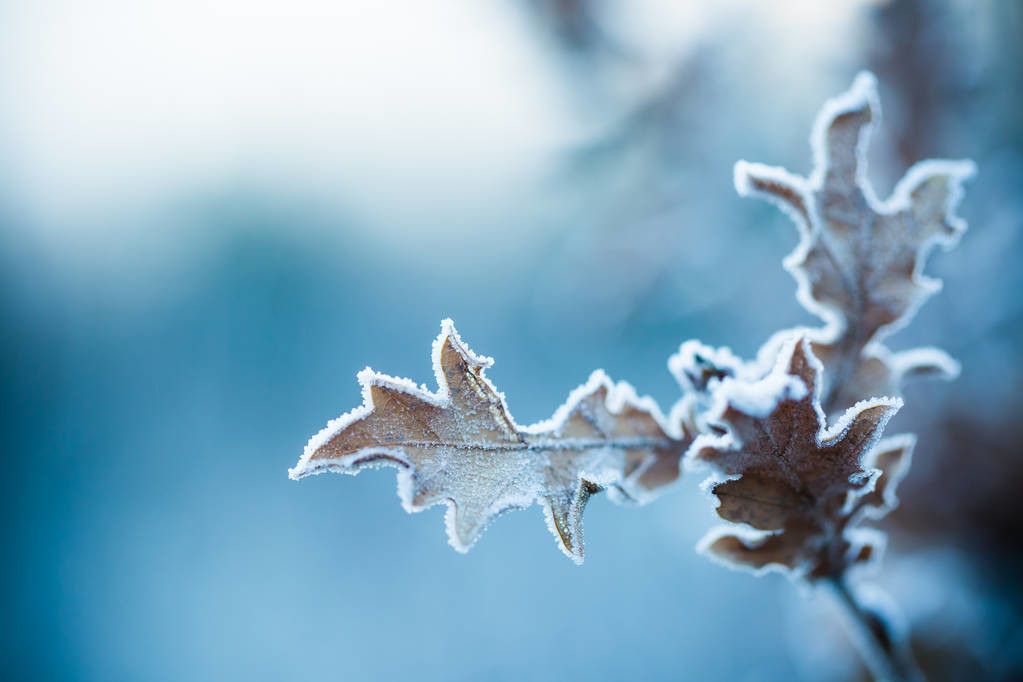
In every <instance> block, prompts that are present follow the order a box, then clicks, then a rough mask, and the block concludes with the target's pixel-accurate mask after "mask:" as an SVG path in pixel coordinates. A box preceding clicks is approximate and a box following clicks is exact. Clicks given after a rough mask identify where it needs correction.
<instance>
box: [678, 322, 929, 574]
mask: <svg viewBox="0 0 1023 682" xmlns="http://www.w3.org/2000/svg"><path fill="white" fill-rule="evenodd" d="M810 345H811V344H810V342H809V340H808V339H806V338H805V337H801V336H797V337H790V338H789V339H788V340H787V341H786V342H785V343H784V344H783V345H782V349H781V352H780V353H779V355H778V359H777V362H776V364H775V366H774V369H773V370H772V371H771V372H770V373H769V374H768V375H767V376H766V377H764V378H762V379H760V380H758V381H749V380H742V379H735V378H728V379H724V380H723V381H722V383H721V386H720V388H719V389H718V391H717V399H718V403H717V405H716V407H715V408H714V409H713V410H712V412H711V414H710V415H709V417H708V419H709V421H710V422H711V423H716V424H718V425H719V426H720V428H721V429H722V430H723V433H721V434H719V435H716V434H706V435H702V436H700V437H699V438H697V439H696V441H695V442H694V444H693V449H692V454H691V457H692V459H693V461H694V462H696V463H704V464H707V465H709V466H711V467H713V469H715V470H716V472H717V474H718V475H717V476H714V477H712V478H710V479H708V480H707V481H706V482H705V484H704V485H705V487H706V489H707V490H709V492H710V493H711V494H712V495H714V496H715V497H716V498H717V499H718V507H717V512H718V515H719V516H721V518H723V519H725V520H726V521H730V522H732V523H734V524H742V525H744V526H746V527H748V528H746V529H740V530H737V529H736V528H735V527H724V528H720V529H716V530H714V531H712V532H711V534H710V535H709V536H708V537H707V538H705V540H704V541H703V542H702V543H701V547H702V549H703V550H705V551H707V552H709V553H710V554H711V555H712V556H714V557H716V558H718V559H720V560H724V561H726V562H728V563H730V564H738V565H742V566H745V567H749V568H753V569H755V570H759V569H764V568H777V569H783V570H790V571H792V572H793V573H794V574H797V575H807V576H809V577H821V576H825V575H827V576H837V575H841V574H842V572H844V570H845V568H846V567H847V566H848V565H851V564H853V563H857V562H862V561H866V560H867V559H869V558H871V556H873V555H874V554H875V553H876V552H875V547H876V545H877V544H878V543H877V540H876V539H875V538H873V537H869V538H868V537H867V535H866V534H865V532H852V531H849V532H846V526H847V525H849V523H850V522H852V521H853V520H855V519H854V516H855V515H857V514H859V513H860V512H861V511H863V510H864V509H866V508H867V507H868V506H869V507H872V508H875V509H878V510H881V509H887V508H888V507H889V506H890V505H891V504H893V498H891V497H889V495H891V492H890V489H891V488H893V486H894V483H895V482H897V479H898V478H899V477H900V476H901V473H902V471H903V470H904V464H902V462H905V461H907V460H905V459H902V458H901V456H896V454H895V453H894V452H893V451H894V450H898V451H899V452H903V450H906V451H908V448H909V447H910V445H907V442H908V441H906V440H905V439H900V440H898V441H893V443H894V444H895V445H899V446H900V447H901V448H902V449H901V450H900V449H899V448H894V447H889V446H883V447H882V448H881V449H879V450H877V451H875V452H876V453H879V454H871V452H872V451H871V449H872V448H873V447H874V446H875V444H876V443H877V442H878V440H879V439H880V437H881V433H882V431H883V430H884V427H885V424H886V423H887V422H888V420H889V418H890V417H891V416H892V415H893V414H894V413H895V412H896V411H897V410H898V409H899V408H900V407H901V405H902V401H901V400H900V399H898V398H874V399H871V400H865V401H861V402H859V403H857V404H856V405H854V406H853V407H851V408H849V410H847V411H846V413H845V414H844V415H843V416H842V418H841V419H839V420H838V421H837V423H836V424H835V425H834V426H832V427H831V428H827V426H826V419H825V416H824V413H823V410H822V409H821V403H820V388H821V384H820V376H821V372H822V367H821V364H820V362H819V361H818V360H817V359H816V358H815V357H814V356H813V353H812V352H811V350H810ZM907 456H908V455H907ZM874 466H877V467H878V469H875V468H874ZM885 472H887V473H885ZM879 476H880V478H878V477H879ZM878 481H881V483H880V488H878ZM854 500H862V502H854Z"/></svg>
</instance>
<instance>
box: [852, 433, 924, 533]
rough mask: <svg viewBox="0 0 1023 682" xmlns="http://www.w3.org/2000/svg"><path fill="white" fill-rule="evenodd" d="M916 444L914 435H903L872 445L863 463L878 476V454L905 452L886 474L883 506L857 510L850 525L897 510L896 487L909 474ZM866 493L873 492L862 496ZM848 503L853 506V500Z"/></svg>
mask: <svg viewBox="0 0 1023 682" xmlns="http://www.w3.org/2000/svg"><path fill="white" fill-rule="evenodd" d="M916 443H917V438H916V434H912V433H903V434H899V435H897V436H888V437H887V438H882V439H881V440H879V441H878V442H877V443H876V444H875V445H874V447H873V448H872V449H871V451H870V453H869V454H868V455H867V461H866V462H864V464H865V465H867V466H870V467H873V468H874V469H875V471H877V472H878V474H880V473H881V470H880V469H877V467H876V464H877V456H878V454H879V453H881V452H884V451H885V450H894V449H897V448H898V449H903V450H905V451H906V454H905V455H904V456H903V457H902V459H901V460H900V461H899V465H898V467H896V468H895V469H894V470H892V471H889V472H888V483H887V485H886V487H885V490H884V493H883V495H882V500H883V502H884V504H883V506H881V507H874V506H869V505H868V506H865V507H863V508H862V509H861V510H859V512H858V513H857V515H856V516H855V517H854V518H852V519H851V520H850V525H851V524H854V523H858V522H859V521H861V520H863V519H866V518H869V519H873V520H877V519H880V518H884V517H885V516H887V515H888V514H889V513H891V512H892V511H894V510H895V509H897V508H898V506H899V495H898V487H899V484H900V483H902V481H903V479H905V478H906V475H907V474H908V473H909V468H910V467H911V466H912V464H913V451H914V450H915V449H916ZM867 492H873V490H870V491H867V490H864V491H863V493H864V494H866V493H867ZM850 502H851V503H853V504H855V500H850Z"/></svg>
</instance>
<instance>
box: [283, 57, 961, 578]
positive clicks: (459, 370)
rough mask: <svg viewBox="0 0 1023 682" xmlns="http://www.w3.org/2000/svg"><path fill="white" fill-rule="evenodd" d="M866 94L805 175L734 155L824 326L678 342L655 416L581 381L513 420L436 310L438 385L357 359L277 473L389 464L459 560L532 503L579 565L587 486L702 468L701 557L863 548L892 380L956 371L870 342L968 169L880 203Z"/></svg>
mask: <svg viewBox="0 0 1023 682" xmlns="http://www.w3.org/2000/svg"><path fill="white" fill-rule="evenodd" d="M876 99H877V98H876V86H875V83H874V80H873V77H872V76H870V75H868V74H863V75H861V76H859V77H858V78H857V80H856V82H855V83H854V84H853V87H852V88H851V89H850V90H849V92H847V93H846V94H844V95H842V96H840V97H838V98H836V99H834V100H832V101H831V102H829V103H828V104H827V105H826V106H825V108H824V110H823V111H822V112H821V114H820V115H819V117H818V120H817V125H816V127H815V130H814V135H813V138H812V142H813V147H814V153H815V157H816V167H815V169H814V171H813V173H812V174H811V175H810V176H809V177H808V178H801V177H797V176H795V175H792V174H790V173H788V172H786V171H784V170H781V169H777V168H769V167H766V166H762V165H758V164H748V163H745V162H740V163H739V164H737V166H736V187H737V188H738V190H739V192H740V194H755V195H760V196H764V197H767V198H769V199H771V200H773V201H775V202H777V203H778V204H779V205H781V206H782V207H783V208H784V209H786V210H787V211H788V212H789V214H790V215H791V216H792V217H793V219H794V220H795V222H796V225H797V227H798V229H799V235H800V241H799V245H798V246H797V248H796V250H795V251H794V252H793V253H792V254H791V255H790V256H789V257H788V258H787V259H786V260H785V267H786V268H788V269H789V270H790V271H791V272H792V273H793V275H794V276H795V277H796V280H797V282H798V294H797V298H798V299H799V301H800V302H801V303H802V304H803V305H804V306H805V307H806V308H807V310H809V311H810V312H811V313H813V314H815V315H817V316H819V317H820V318H821V319H822V320H823V322H824V325H823V326H822V327H819V328H800V329H795V330H786V331H783V332H779V333H778V334H776V335H775V336H774V337H773V338H772V339H770V340H769V341H768V342H767V343H766V344H765V345H764V348H763V349H762V350H761V352H760V353H759V355H758V358H757V359H756V360H755V361H751V362H744V361H742V360H740V359H739V358H737V357H735V356H734V355H733V354H732V353H731V352H730V351H728V350H727V349H711V348H707V347H705V346H702V345H701V344H699V343H696V342H687V343H685V344H683V345H682V347H681V349H680V351H679V353H678V354H677V355H675V356H673V357H672V358H671V359H670V361H669V368H670V369H671V371H672V372H673V373H674V374H675V376H676V378H677V379H678V380H679V384H680V386H681V387H682V397H681V398H680V400H679V401H678V402H677V403H676V404H675V405H674V407H673V408H672V409H671V410H670V411H669V412H668V414H667V415H665V414H664V413H662V412H661V410H660V409H659V408H658V407H657V405H656V404H655V403H654V401H653V400H651V399H650V398H646V397H644V398H640V397H638V396H637V395H636V393H635V391H634V390H633V389H632V388H631V387H630V386H629V385H628V384H625V383H618V384H614V383H612V382H611V380H610V379H608V378H607V376H605V375H604V374H603V373H602V372H595V373H594V374H593V375H592V376H591V377H590V379H589V381H587V382H586V383H585V384H584V385H582V386H580V387H579V388H577V389H576V390H575V391H574V392H573V393H572V394H571V395H570V396H569V398H568V401H567V402H566V403H565V404H564V405H563V406H562V407H561V408H559V409H558V410H557V412H555V414H554V416H553V417H552V418H551V419H550V420H548V421H544V422H541V423H539V424H535V425H532V426H520V425H519V424H517V423H516V422H515V420H514V419H513V418H512V416H511V414H510V412H509V411H508V407H507V405H506V403H505V399H504V396H503V394H501V393H499V392H498V391H497V389H496V388H495V387H494V386H493V384H491V382H490V381H489V380H488V379H487V378H486V377H485V376H484V372H485V370H486V368H487V367H489V366H490V364H491V363H492V360H490V359H489V358H485V357H481V356H478V355H476V354H475V353H473V352H472V351H471V350H470V349H469V348H468V347H467V346H466V345H465V344H464V343H463V342H462V341H461V339H460V338H459V336H458V334H457V332H456V331H455V329H454V326H453V325H452V324H451V322H450V321H445V322H444V323H443V324H442V331H441V334H440V336H439V337H438V338H437V341H436V342H435V344H434V353H433V365H434V371H435V373H436V376H437V383H438V390H437V391H436V392H431V391H429V390H427V389H426V388H425V387H422V386H417V385H416V384H414V383H413V382H411V381H409V380H406V379H397V378H394V377H390V376H387V375H384V374H379V373H377V372H374V371H372V370H370V369H368V368H367V369H366V370H364V371H363V372H362V373H360V374H359V382H360V383H361V384H362V387H363V396H364V403H363V405H362V406H361V407H359V408H357V409H355V410H354V411H352V412H350V413H348V414H346V415H343V416H341V417H339V418H338V419H336V420H334V421H333V422H331V423H330V424H329V425H328V426H327V427H326V428H325V429H324V430H323V431H321V432H320V433H319V434H317V435H316V436H314V437H313V438H312V440H310V442H309V445H308V446H307V447H306V450H305V452H304V454H303V456H302V458H301V459H300V461H299V463H298V465H297V466H296V467H295V468H294V469H292V470H291V472H290V474H291V477H292V478H295V479H298V478H302V477H304V476H307V475H310V474H318V473H321V472H324V471H338V472H342V473H349V474H355V473H358V472H360V471H361V470H363V469H365V468H367V467H374V466H380V465H389V466H394V467H396V468H398V469H399V473H398V481H399V485H398V488H399V495H400V497H401V500H402V504H403V505H404V507H405V508H406V509H407V510H408V511H410V512H412V511H421V510H423V509H426V508H428V507H431V506H433V505H435V504H439V503H443V504H446V505H447V506H448V512H447V515H446V521H447V530H448V536H449V539H450V542H451V544H452V545H453V546H454V547H455V548H456V549H458V550H459V551H466V550H468V549H469V547H471V546H472V544H473V543H474V542H475V541H476V540H477V538H478V537H479V535H480V534H481V533H482V531H483V529H484V528H485V527H486V525H487V524H488V523H489V522H490V521H491V520H492V519H493V518H494V517H496V516H497V515H498V514H500V513H502V512H503V511H505V510H508V509H513V508H522V507H527V506H530V505H531V504H533V503H534V502H539V503H540V504H541V505H542V506H543V508H544V510H545V513H546V518H547V522H548V526H549V528H550V529H551V531H552V533H553V534H554V536H555V538H556V539H557V541H558V543H559V546H560V547H561V549H562V550H563V551H564V552H565V553H566V554H568V555H569V556H570V557H572V558H573V559H574V560H576V561H577V562H581V561H582V556H583V542H582V520H581V519H582V513H583V510H584V508H585V506H586V502H587V500H588V499H589V497H590V496H591V495H592V494H594V493H595V492H598V491H601V490H607V491H609V493H610V494H611V496H612V499H614V500H616V501H624V502H639V503H643V502H646V501H648V500H650V499H653V498H654V497H655V496H656V495H657V494H659V493H660V492H662V491H663V490H664V489H665V488H666V487H667V486H668V485H669V484H671V483H673V482H675V481H676V480H677V479H678V478H679V475H680V471H681V470H683V469H685V468H687V467H689V466H699V465H704V466H707V467H710V468H711V469H712V470H713V471H714V476H712V478H710V479H709V480H708V481H707V483H706V485H707V487H708V489H709V491H710V493H711V494H712V495H714V496H715V497H716V498H717V500H718V507H717V511H718V514H719V515H720V516H721V518H723V519H725V520H726V521H728V522H730V524H731V525H729V526H726V527H723V528H720V529H716V530H714V531H712V532H711V534H710V535H708V536H707V538H705V540H704V542H703V543H702V546H703V548H704V549H705V550H706V551H707V552H708V553H710V554H711V555H712V556H714V557H716V558H718V559H720V560H723V561H727V562H728V563H730V564H732V565H739V566H744V567H747V568H750V569H753V570H761V569H768V568H775V569H779V570H784V571H788V572H791V573H792V574H794V575H801V576H805V577H807V578H809V579H816V578H825V577H827V578H835V577H840V576H842V575H844V574H845V571H846V570H847V569H848V568H849V567H850V566H852V565H855V564H859V563H864V562H867V561H869V560H871V559H872V558H874V557H876V556H877V555H878V551H879V548H880V546H881V543H882V542H883V536H881V534H880V533H877V532H871V531H867V530H862V529H856V528H854V526H856V525H857V524H858V522H859V521H860V520H862V519H863V518H865V517H868V516H869V517H872V518H878V517H880V516H882V515H884V514H885V513H887V511H888V510H890V509H891V508H892V507H893V506H894V505H895V504H896V499H895V495H894V491H895V486H896V484H897V483H898V481H899V480H900V479H901V478H902V476H903V475H904V474H905V472H906V469H907V467H908V465H909V460H910V456H911V452H912V449H913V445H914V442H915V441H914V439H913V437H912V436H897V437H894V438H887V439H882V438H881V435H882V431H883V429H884V427H885V424H886V423H887V422H888V420H889V418H891V416H892V415H893V414H894V413H895V412H896V411H897V410H898V409H899V407H900V406H901V404H902V401H901V398H900V397H899V393H900V390H901V385H902V382H903V381H904V380H905V379H906V378H909V377H912V376H921V375H937V376H945V377H951V376H954V375H955V374H956V373H957V372H958V366H957V364H956V363H955V361H953V360H952V359H951V358H950V357H949V356H948V355H947V354H945V353H944V352H942V351H940V350H937V349H933V348H919V349H913V350H910V351H903V352H900V353H893V352H891V351H889V350H888V349H887V348H886V347H885V346H884V345H883V343H882V341H883V339H884V337H885V336H887V335H888V334H890V333H892V332H893V331H895V330H897V329H899V328H901V327H902V326H904V325H905V324H906V323H907V322H908V321H909V319H910V318H911V317H912V316H913V314H914V312H915V311H916V309H917V308H918V307H919V306H920V305H921V303H922V302H923V301H924V300H925V299H926V298H928V297H929V296H930V295H932V294H933V293H934V292H936V291H937V290H938V289H939V288H940V282H938V281H936V280H934V279H931V278H928V277H926V276H925V275H924V274H923V272H922V270H923V267H924V264H925V262H926V259H927V257H928V254H929V253H930V251H931V250H932V249H933V247H934V246H936V245H940V246H943V247H945V248H949V247H951V246H952V245H954V244H955V242H956V241H957V240H958V238H959V236H960V234H961V233H962V231H963V230H964V229H965V224H964V223H963V222H962V221H961V220H959V219H958V218H955V217H954V216H953V215H952V211H953V210H954V208H955V206H956V204H957V202H958V200H959V198H960V195H961V186H962V183H963V181H964V180H965V179H966V178H967V177H969V176H970V174H971V173H972V172H973V167H972V164H970V163H969V162H947V161H940V162H939V161H927V162H923V163H920V164H918V165H917V166H915V167H914V168H913V169H911V170H910V171H909V172H908V173H907V174H906V176H905V177H904V178H903V180H902V181H901V182H900V183H899V184H898V185H897V187H896V189H895V191H894V193H893V195H892V197H891V198H890V199H888V200H886V201H884V202H881V201H878V200H877V199H876V198H875V196H874V194H873V192H872V191H871V189H870V187H869V185H868V184H867V182H866V180H865V176H866V162H865V158H864V154H865V150H866V145H867V141H868V136H869V133H870V130H871V127H872V125H873V122H874V121H875V120H876V119H877V116H878V105H877V101H876ZM884 396H886V397H884ZM836 413H841V415H840V416H838V417H837V419H836V418H835V415H836ZM829 419H830V420H831V426H829V425H828V422H829Z"/></svg>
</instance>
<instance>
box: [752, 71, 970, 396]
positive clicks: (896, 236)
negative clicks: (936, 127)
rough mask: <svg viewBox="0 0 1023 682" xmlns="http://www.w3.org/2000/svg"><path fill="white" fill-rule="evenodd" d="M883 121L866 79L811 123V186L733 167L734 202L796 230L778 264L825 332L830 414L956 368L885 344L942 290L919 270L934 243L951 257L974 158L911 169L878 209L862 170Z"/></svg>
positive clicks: (819, 343)
mask: <svg viewBox="0 0 1023 682" xmlns="http://www.w3.org/2000/svg"><path fill="white" fill-rule="evenodd" d="M879 117H880V105H879V103H878V98H877V85H876V82H875V79H874V77H873V76H872V75H871V74H868V73H862V74H860V75H859V76H858V77H857V78H856V80H855V82H854V83H853V86H852V88H851V89H850V90H849V91H848V92H846V93H845V94H843V95H841V96H839V97H837V98H835V99H833V100H831V101H829V102H828V103H827V104H826V105H825V106H824V108H823V109H822V111H821V113H820V114H819V115H818V117H817V121H816V124H815V125H814V132H813V135H812V138H811V143H812V147H813V153H814V159H815V166H814V170H813V172H812V173H811V174H810V176H809V177H806V178H803V177H799V176H796V175H793V174H791V173H789V172H788V171H786V170H784V169H781V168H774V167H769V166H764V165H761V164H753V163H747V162H745V161H740V162H739V163H737V164H736V167H735V185H736V189H737V190H738V191H739V193H740V194H741V195H744V196H746V195H753V196H761V197H765V198H767V199H769V200H771V201H773V202H775V203H776V204H778V205H779V206H781V207H782V208H783V209H785V211H786V212H787V213H788V214H789V215H790V216H791V217H792V219H793V220H794V221H795V223H796V226H797V228H798V230H799V236H800V241H799V244H798V246H797V247H796V249H795V251H793V252H792V253H791V254H790V255H789V256H788V257H787V258H786V259H785V267H786V269H788V270H789V271H790V272H791V273H792V274H793V276H795V278H796V280H797V282H798V293H797V298H798V299H799V301H800V303H802V305H803V306H804V307H805V308H806V309H807V310H809V311H810V312H812V313H814V314H815V315H817V316H819V317H820V318H821V319H823V320H824V321H825V323H826V326H825V327H824V328H823V329H821V330H815V331H814V332H811V337H812V340H813V352H814V354H815V355H817V357H819V358H820V359H821V361H822V362H823V364H824V367H825V368H826V369H827V386H825V388H824V391H823V398H822V402H823V404H824V406H825V409H827V411H828V412H832V411H834V410H835V409H843V408H845V407H847V406H849V405H852V404H853V403H855V402H857V401H858V400H861V399H863V398H866V397H869V396H872V395H898V394H899V392H900V386H901V383H902V381H903V379H904V378H907V377H910V376H927V375H931V376H941V377H946V378H951V377H954V376H955V375H956V374H958V371H959V367H958V364H957V363H956V362H955V361H954V360H953V359H952V358H951V357H949V356H948V355H947V354H946V353H944V352H943V351H941V350H938V349H936V348H917V349H913V350H909V351H904V352H901V353H892V352H891V351H889V350H888V349H887V348H885V347H884V346H883V345H882V344H881V340H882V339H883V338H884V337H885V336H887V335H888V334H891V333H892V332H894V331H896V330H898V329H899V328H901V327H902V326H904V325H905V324H906V323H908V322H909V320H910V319H911V318H912V316H913V315H914V313H915V312H916V310H917V308H919V306H920V305H921V304H922V303H923V302H924V301H925V300H926V299H927V298H929V297H930V296H931V295H933V294H934V293H935V292H937V291H938V290H939V289H940V288H941V282H940V280H936V279H934V278H931V277H928V276H926V275H924V274H923V269H924V266H925V264H926V261H927V258H928V256H929V254H930V252H931V251H932V249H933V248H934V247H935V246H941V247H942V248H944V249H946V250H947V249H950V248H952V247H953V246H955V244H956V243H957V242H958V241H959V237H960V235H961V234H962V233H963V232H964V231H965V230H966V223H965V222H964V221H963V220H962V219H961V218H958V217H957V216H955V215H954V212H955V209H956V206H957V205H958V203H959V200H960V198H961V197H962V185H963V182H964V181H965V180H966V179H968V178H969V177H970V176H972V175H973V173H974V172H975V167H974V164H973V163H972V162H971V161H934V160H931V161H923V162H920V163H917V164H916V165H915V166H913V167H912V168H911V169H910V170H909V172H907V173H906V175H905V176H904V177H903V178H902V180H900V181H899V183H898V184H897V185H896V187H895V190H894V192H893V193H892V195H891V197H890V198H888V199H887V200H884V201H881V200H879V199H878V198H877V197H876V196H875V195H874V192H873V190H872V189H871V186H870V184H869V182H868V181H867V161H866V149H867V145H868V142H869V140H870V133H871V130H872V128H873V126H874V125H875V122H876V121H877V120H878V118H879Z"/></svg>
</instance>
